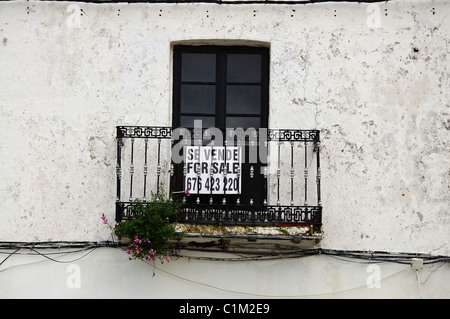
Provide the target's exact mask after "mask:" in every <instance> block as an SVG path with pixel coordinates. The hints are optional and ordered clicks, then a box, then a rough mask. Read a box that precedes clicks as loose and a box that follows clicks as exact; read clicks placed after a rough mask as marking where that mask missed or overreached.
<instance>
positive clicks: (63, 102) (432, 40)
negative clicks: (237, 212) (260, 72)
mask: <svg viewBox="0 0 450 319" xmlns="http://www.w3.org/2000/svg"><path fill="white" fill-rule="evenodd" d="M71 4H72V5H73V3H70V2H36V3H33V2H2V3H0V40H1V42H0V61H1V62H0V74H1V76H0V87H1V89H0V132H1V140H2V142H1V143H0V152H1V158H0V170H1V176H2V179H1V181H0V199H1V200H0V202H1V210H2V213H1V214H0V241H58V240H75V241H79V240H80V241H84V240H94V241H97V240H105V239H107V238H108V236H109V234H108V231H107V230H106V229H104V228H103V226H104V225H102V223H101V221H100V215H101V214H102V213H105V214H106V215H107V216H108V217H110V219H113V218H114V201H115V187H114V184H115V161H116V154H115V138H114V137H115V126H116V125H169V124H170V123H171V94H172V93H171V44H173V43H179V42H183V41H188V40H193V41H194V42H196V43H200V42H202V41H203V42H205V43H226V42H227V41H229V42H230V43H232V44H234V43H243V42H245V41H257V42H261V43H264V45H268V46H270V52H271V60H270V119H269V122H270V126H271V127H279V128H286V127H287V128H308V129H312V128H314V129H320V130H321V132H322V149H321V151H322V153H321V154H322V161H321V162H322V204H323V207H324V211H323V240H322V244H321V245H322V247H325V248H334V249H357V250H358V249H359V250H386V251H406V252H426V253H432V254H442V255H449V254H450V248H449V247H448V242H449V237H450V235H449V233H450V232H449V225H450V219H449V216H450V215H449V214H448V206H449V188H448V185H449V171H450V161H449V139H448V129H449V125H450V124H449V120H448V118H449V102H448V101H449V93H448V92H449V90H448V88H449V79H448V72H449V70H448V66H449V63H448V54H449V43H448V41H449V40H448V34H450V27H449V23H448V19H449V15H450V4H449V3H448V2H446V1H414V2H412V1H392V2H388V3H380V4H377V5H376V6H375V7H369V5H367V4H357V3H351V4H350V3H321V4H312V5H293V6H289V5H216V4H210V5H207V4H159V5H158V4H133V5H130V4H101V5H98V4H84V3H78V4H77V6H78V5H79V7H77V6H75V7H73V6H70V5H71ZM77 8H80V9H82V11H80V12H78V11H77ZM374 8H375V9H374ZM368 9H369V10H368ZM372 9H373V10H375V11H372ZM376 9H379V12H380V20H379V21H377V20H376V19H375V20H371V19H372V18H373V17H374V16H373V15H374V14H376V13H377V12H378V11H377V10H376ZM77 13H80V14H81V15H80V16H78V15H76V14H77ZM78 18H79V20H78ZM378 22H379V24H377V23H378ZM374 23H375V24H374Z"/></svg>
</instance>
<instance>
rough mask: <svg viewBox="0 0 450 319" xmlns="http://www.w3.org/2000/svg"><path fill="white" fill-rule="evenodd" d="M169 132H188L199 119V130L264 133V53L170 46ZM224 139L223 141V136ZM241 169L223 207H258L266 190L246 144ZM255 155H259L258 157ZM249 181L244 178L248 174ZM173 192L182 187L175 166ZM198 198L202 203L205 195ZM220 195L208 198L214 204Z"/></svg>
mask: <svg viewBox="0 0 450 319" xmlns="http://www.w3.org/2000/svg"><path fill="white" fill-rule="evenodd" d="M173 66H174V68H173V72H174V73H173V85H174V86H173V123H172V124H173V127H174V128H177V127H185V128H193V127H194V120H202V127H203V128H204V129H206V128H210V127H216V128H219V129H221V130H225V129H226V128H242V129H244V130H247V129H248V128H255V129H256V130H259V129H260V128H267V123H268V109H269V107H268V103H269V102H268V101H269V88H268V86H269V50H268V49H267V48H262V47H243V46H183V45H180V46H175V47H174V63H173ZM224 138H225V136H224ZM245 147H246V148H247V149H246V151H245V154H246V158H245V159H243V164H242V172H241V174H242V181H241V183H242V184H241V185H242V187H241V194H239V195H226V201H227V203H228V204H231V203H236V201H237V199H238V198H239V202H240V203H242V204H249V202H250V201H252V202H253V203H254V204H255V205H262V204H263V200H264V199H265V198H266V196H265V192H266V185H265V182H264V178H263V176H262V174H260V171H261V167H262V165H263V164H264V163H262V162H261V159H260V157H259V156H258V161H257V162H256V163H249V158H248V155H249V151H248V147H249V145H246V146H245ZM258 154H259V153H258ZM251 167H252V168H253V172H254V174H253V177H252V178H250V169H251ZM175 172H176V176H175V188H176V189H178V190H179V189H182V188H183V184H182V183H183V168H182V165H178V167H176V170H175ZM194 195H195V194H194ZM197 197H200V199H201V202H202V203H208V202H209V201H210V199H211V196H209V195H200V196H196V195H195V196H190V198H189V201H195V200H197ZM222 198H223V195H222V196H221V195H214V196H213V201H214V203H215V204H219V203H221V202H222Z"/></svg>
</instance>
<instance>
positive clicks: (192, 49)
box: [172, 45, 269, 129]
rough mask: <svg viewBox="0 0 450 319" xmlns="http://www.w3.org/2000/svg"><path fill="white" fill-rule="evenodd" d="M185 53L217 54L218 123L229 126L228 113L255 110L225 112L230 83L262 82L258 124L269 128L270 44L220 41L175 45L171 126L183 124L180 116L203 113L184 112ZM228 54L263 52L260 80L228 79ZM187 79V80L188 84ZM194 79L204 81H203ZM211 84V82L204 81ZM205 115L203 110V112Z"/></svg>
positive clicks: (240, 115) (219, 126) (240, 114)
mask: <svg viewBox="0 0 450 319" xmlns="http://www.w3.org/2000/svg"><path fill="white" fill-rule="evenodd" d="M182 53H214V54H216V81H215V82H214V83H215V85H216V96H215V103H216V105H215V127H217V128H220V129H225V128H226V123H225V122H226V117H227V116H236V117H252V116H255V114H246V113H227V112H226V89H227V85H242V86H246V85H253V86H255V85H258V84H259V83H260V85H261V96H260V98H261V107H260V113H259V117H260V126H259V127H258V128H256V127H255V128H256V129H259V128H268V121H269V48H267V47H253V46H217V45H201V46H192V45H176V46H174V47H173V101H172V102H173V107H172V110H173V113H172V126H173V127H174V128H176V127H181V126H180V125H181V116H182V115H186V116H189V115H192V116H201V115H202V114H199V113H193V112H185V113H182V112H181V84H182V83H183V81H182V79H181V55H182ZM227 54H261V82H231V81H227V79H226V74H227V61H226V55H227ZM187 82H189V81H185V82H184V84H188V83H187ZM194 82H195V81H192V83H194ZM195 83H201V82H200V81H198V82H195ZM204 84H210V85H212V83H210V82H208V83H206V82H205V83H204ZM203 115H204V114H203Z"/></svg>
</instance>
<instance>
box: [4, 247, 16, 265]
mask: <svg viewBox="0 0 450 319" xmlns="http://www.w3.org/2000/svg"><path fill="white" fill-rule="evenodd" d="M19 250H20V248H17V249H16V250H15V251H14V252H12V253H10V254H9V255H8V256H7V257H6V258H5V259H3V260H2V262H1V263H0V266H1V265H2V264H3V263H4V262H5V261H6V260H7V259H8V258H9V257H11V256H12V255H14V254H15V253H17V252H18V251H19Z"/></svg>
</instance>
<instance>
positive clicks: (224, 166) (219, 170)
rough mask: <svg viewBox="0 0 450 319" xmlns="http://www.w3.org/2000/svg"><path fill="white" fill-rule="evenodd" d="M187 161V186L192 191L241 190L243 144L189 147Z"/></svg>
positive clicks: (212, 192)
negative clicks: (241, 149)
mask: <svg viewBox="0 0 450 319" xmlns="http://www.w3.org/2000/svg"><path fill="white" fill-rule="evenodd" d="M184 160H185V162H184V163H185V165H186V175H185V179H184V185H185V187H186V189H187V190H189V192H190V193H191V194H239V193H240V192H241V179H242V178H241V177H240V173H239V172H241V163H242V161H241V151H240V148H239V147H235V146H233V147H224V146H186V147H185V149H184ZM198 172H200V175H198ZM225 172H226V178H225V174H224V173H225Z"/></svg>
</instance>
